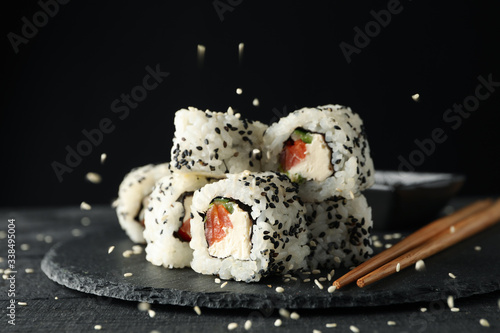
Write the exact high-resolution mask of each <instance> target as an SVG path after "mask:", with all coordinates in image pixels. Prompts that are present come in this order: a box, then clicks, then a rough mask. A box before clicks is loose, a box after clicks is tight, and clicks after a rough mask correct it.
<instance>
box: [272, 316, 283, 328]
mask: <svg viewBox="0 0 500 333" xmlns="http://www.w3.org/2000/svg"><path fill="white" fill-rule="evenodd" d="M282 323H283V322H282V321H281V319H279V318H278V319H276V320H275V321H274V326H276V327H279V326H281V324H282Z"/></svg>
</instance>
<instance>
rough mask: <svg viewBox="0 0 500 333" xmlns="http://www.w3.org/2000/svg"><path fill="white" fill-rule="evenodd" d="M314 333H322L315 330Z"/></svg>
mask: <svg viewBox="0 0 500 333" xmlns="http://www.w3.org/2000/svg"><path fill="white" fill-rule="evenodd" d="M313 333H321V331H320V330H313Z"/></svg>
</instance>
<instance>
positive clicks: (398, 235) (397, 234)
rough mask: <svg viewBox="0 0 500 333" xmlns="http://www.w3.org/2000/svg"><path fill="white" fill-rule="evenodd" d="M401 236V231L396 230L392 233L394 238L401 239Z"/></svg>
mask: <svg viewBox="0 0 500 333" xmlns="http://www.w3.org/2000/svg"><path fill="white" fill-rule="evenodd" d="M401 236H402V235H401V234H400V233H399V232H396V233H394V234H392V238H393V239H400V238H401Z"/></svg>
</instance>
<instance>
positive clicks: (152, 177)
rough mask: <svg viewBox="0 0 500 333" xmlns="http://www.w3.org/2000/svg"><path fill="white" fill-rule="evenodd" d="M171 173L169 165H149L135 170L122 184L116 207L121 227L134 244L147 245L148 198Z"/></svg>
mask: <svg viewBox="0 0 500 333" xmlns="http://www.w3.org/2000/svg"><path fill="white" fill-rule="evenodd" d="M170 173H171V171H170V165H169V164H168V163H164V164H158V165H153V164H148V165H145V166H141V167H138V168H135V169H133V170H132V171H130V172H129V173H128V174H127V175H126V176H125V178H124V179H123V181H122V182H121V184H120V187H119V189H118V199H117V200H116V201H115V203H114V206H115V207H116V215H117V216H118V222H119V223H120V226H121V227H122V229H123V230H125V232H126V234H127V235H128V237H129V238H130V239H131V240H132V241H133V242H135V243H145V240H144V237H143V235H142V232H143V230H144V208H145V207H146V206H147V200H148V196H149V194H150V193H151V191H152V189H153V186H154V184H155V183H156V181H157V180H158V179H160V178H161V177H163V176H166V175H169V174H170Z"/></svg>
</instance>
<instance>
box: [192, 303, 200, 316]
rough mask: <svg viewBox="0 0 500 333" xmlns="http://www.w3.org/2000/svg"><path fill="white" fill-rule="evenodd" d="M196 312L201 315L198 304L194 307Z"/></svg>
mask: <svg viewBox="0 0 500 333" xmlns="http://www.w3.org/2000/svg"><path fill="white" fill-rule="evenodd" d="M193 310H194V312H196V314H197V315H198V316H201V309H200V307H199V306H198V305H196V306H195V307H194V308H193Z"/></svg>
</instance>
